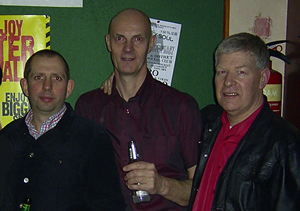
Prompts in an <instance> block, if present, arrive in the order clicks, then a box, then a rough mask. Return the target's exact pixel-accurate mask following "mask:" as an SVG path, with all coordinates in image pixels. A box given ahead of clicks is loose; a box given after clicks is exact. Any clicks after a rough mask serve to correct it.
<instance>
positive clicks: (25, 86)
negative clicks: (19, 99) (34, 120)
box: [20, 78, 29, 97]
mask: <svg viewBox="0 0 300 211" xmlns="http://www.w3.org/2000/svg"><path fill="white" fill-rule="evenodd" d="M20 85H21V88H22V91H23V93H24V95H25V96H26V97H28V96H29V94H28V83H27V79H25V78H22V79H21V80H20Z"/></svg>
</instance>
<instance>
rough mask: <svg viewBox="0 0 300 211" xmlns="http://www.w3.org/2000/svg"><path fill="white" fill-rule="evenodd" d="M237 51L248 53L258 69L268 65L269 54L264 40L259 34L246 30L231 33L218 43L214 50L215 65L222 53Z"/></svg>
mask: <svg viewBox="0 0 300 211" xmlns="http://www.w3.org/2000/svg"><path fill="white" fill-rule="evenodd" d="M239 51H243V52H246V53H249V54H250V55H251V56H252V57H253V58H254V60H255V62H256V67H257V68H258V69H260V70H263V69H265V68H268V67H269V61H270V56H269V50H268V48H267V46H266V44H265V42H264V41H263V40H262V39H261V38H260V37H259V36H257V35H253V34H250V33H246V32H242V33H238V34H234V35H231V36H229V37H227V38H226V39H224V40H223V41H222V42H221V43H220V44H219V46H218V47H217V49H216V51H215V66H217V65H218V63H219V57H220V56H221V55H222V54H231V53H235V52H239Z"/></svg>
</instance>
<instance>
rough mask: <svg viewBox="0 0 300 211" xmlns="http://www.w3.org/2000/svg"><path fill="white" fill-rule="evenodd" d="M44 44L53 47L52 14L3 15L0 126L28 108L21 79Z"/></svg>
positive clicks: (0, 33)
mask: <svg viewBox="0 0 300 211" xmlns="http://www.w3.org/2000/svg"><path fill="white" fill-rule="evenodd" d="M45 48H47V49H50V17H49V16H45V15H0V67H1V69H2V71H3V79H2V85H1V86H0V103H1V105H0V129H1V128H3V127H4V126H5V125H7V124H8V123H9V122H11V121H12V120H15V119H18V118H20V117H23V116H24V115H25V114H26V112H27V111H28V110H29V108H30V105H29V102H28V99H27V97H25V95H24V94H23V93H22V90H21V87H20V79H21V78H22V77H23V71H24V66H25V63H26V61H27V59H28V58H29V57H30V56H31V55H32V54H33V53H34V52H36V51H38V50H41V49H45Z"/></svg>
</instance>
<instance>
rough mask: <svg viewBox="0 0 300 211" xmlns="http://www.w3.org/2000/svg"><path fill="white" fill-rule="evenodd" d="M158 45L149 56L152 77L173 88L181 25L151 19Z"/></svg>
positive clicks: (148, 63) (148, 62)
mask: <svg viewBox="0 0 300 211" xmlns="http://www.w3.org/2000/svg"><path fill="white" fill-rule="evenodd" d="M150 20H151V28H152V33H153V34H155V35H156V44H155V46H154V48H153V50H152V51H151V52H150V53H149V54H148V56H147V66H148V69H149V70H150V71H151V73H152V76H153V77H154V78H156V79H157V80H159V81H161V82H163V83H165V84H167V85H169V86H171V83H172V77H173V72H174V67H175V61H176V54H177V49H178V43H179V37H180V31H181V24H178V23H172V22H167V21H162V20H156V19H153V18H150Z"/></svg>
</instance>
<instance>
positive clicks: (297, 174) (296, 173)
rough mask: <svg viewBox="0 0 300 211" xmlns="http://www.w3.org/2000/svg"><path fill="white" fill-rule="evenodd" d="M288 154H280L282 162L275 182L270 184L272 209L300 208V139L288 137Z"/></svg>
mask: <svg viewBox="0 0 300 211" xmlns="http://www.w3.org/2000/svg"><path fill="white" fill-rule="evenodd" d="M286 138H287V139H289V140H290V141H289V144H288V145H287V146H286V147H287V149H286V150H287V151H288V154H287V155H284V156H282V155H279V156H282V157H281V162H280V164H279V167H278V171H277V172H276V173H275V177H274V179H273V181H274V182H273V184H271V185H270V195H271V196H272V202H274V204H273V203H271V206H272V205H274V208H273V209H271V210H278V211H279V210H289V211H291V210H295V211H296V210H299V207H300V139H299V137H286Z"/></svg>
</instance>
